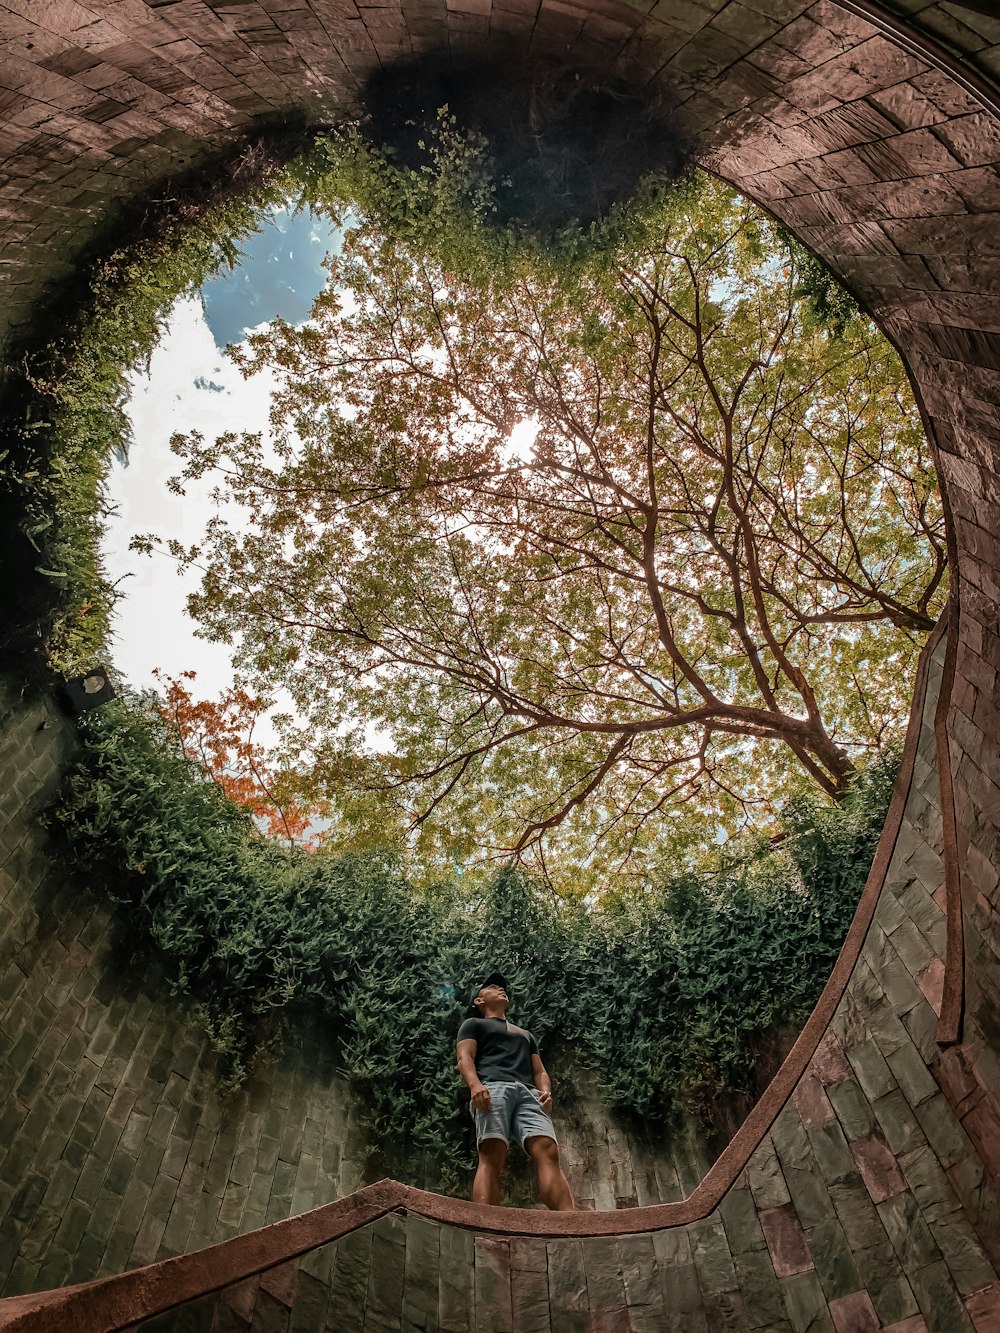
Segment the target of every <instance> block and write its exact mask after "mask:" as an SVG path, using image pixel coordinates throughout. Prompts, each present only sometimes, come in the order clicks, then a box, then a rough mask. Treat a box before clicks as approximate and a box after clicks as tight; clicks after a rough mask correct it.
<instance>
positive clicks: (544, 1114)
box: [469, 1079, 558, 1148]
mask: <svg viewBox="0 0 1000 1333" xmlns="http://www.w3.org/2000/svg"><path fill="white" fill-rule="evenodd" d="M483 1086H484V1087H485V1088H486V1089H487V1091H488V1092H489V1094H490V1097H491V1098H492V1101H493V1105H492V1107H491V1108H490V1110H489V1111H477V1110H475V1109H474V1108H473V1107H472V1105H471V1103H470V1105H469V1114H470V1115H471V1116H472V1118H473V1120H474V1121H475V1122H476V1144H477V1145H478V1144H480V1143H482V1141H483V1139H503V1141H504V1143H506V1144H507V1145H508V1146H509V1145H510V1141H511V1137H512V1136H513V1137H514V1138H515V1139H516V1140H517V1141H518V1143H520V1145H521V1147H522V1148H523V1147H524V1140H525V1139H530V1138H533V1137H535V1136H536V1135H537V1136H540V1137H544V1138H547V1139H553V1140H555V1142H557V1143H558V1139H556V1131H555V1127H554V1126H553V1124H552V1119H551V1117H550V1115H549V1113H548V1111H545V1110H543V1109H542V1106H541V1102H540V1100H539V1099H540V1097H541V1093H540V1092H539V1091H538V1089H537V1088H528V1087H525V1085H524V1084H523V1083H495V1082H493V1080H492V1079H489V1080H486V1081H484V1083H483Z"/></svg>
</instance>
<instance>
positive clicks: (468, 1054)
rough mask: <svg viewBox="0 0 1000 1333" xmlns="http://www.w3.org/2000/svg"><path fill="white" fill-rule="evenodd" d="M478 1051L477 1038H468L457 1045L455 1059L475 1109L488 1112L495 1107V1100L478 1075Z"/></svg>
mask: <svg viewBox="0 0 1000 1333" xmlns="http://www.w3.org/2000/svg"><path fill="white" fill-rule="evenodd" d="M478 1049H479V1047H478V1044H477V1043H476V1040H475V1038H474V1037H466V1038H465V1039H464V1040H463V1041H459V1042H456V1043H455V1059H456V1061H457V1063H458V1072H459V1073H460V1074H461V1075H462V1077H463V1078H464V1079H465V1081H466V1083H467V1084H468V1087H469V1092H470V1093H471V1094H472V1105H473V1108H474V1109H475V1110H477V1111H488V1110H489V1109H490V1107H491V1106H492V1105H493V1098H492V1097H491V1096H490V1094H489V1091H488V1090H487V1089H486V1088H485V1087H484V1086H483V1083H482V1080H481V1079H480V1077H479V1075H478V1074H477V1073H476V1051H477V1050H478Z"/></svg>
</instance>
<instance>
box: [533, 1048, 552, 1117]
mask: <svg viewBox="0 0 1000 1333" xmlns="http://www.w3.org/2000/svg"><path fill="white" fill-rule="evenodd" d="M531 1072H532V1074H533V1075H534V1079H535V1087H536V1088H537V1089H538V1091H539V1092H540V1093H541V1094H542V1110H543V1111H551V1110H552V1081H551V1079H550V1078H549V1076H548V1074H547V1073H546V1071H545V1066H544V1065H543V1064H542V1057H541V1056H540V1055H537V1054H535V1055H532V1057H531Z"/></svg>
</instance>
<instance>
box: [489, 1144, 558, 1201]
mask: <svg viewBox="0 0 1000 1333" xmlns="http://www.w3.org/2000/svg"><path fill="white" fill-rule="evenodd" d="M549 1142H550V1143H551V1142H552V1140H551V1139H550V1140H549ZM506 1165H507V1145H506V1143H504V1141H503V1139H483V1141H482V1143H480V1145H479V1165H478V1167H477V1168H476V1178H475V1180H474V1181H473V1182H472V1202H473V1203H496V1204H498V1203H499V1202H500V1178H501V1176H502V1175H503V1169H504V1167H505V1166H506Z"/></svg>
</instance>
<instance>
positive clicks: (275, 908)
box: [54, 700, 897, 1185]
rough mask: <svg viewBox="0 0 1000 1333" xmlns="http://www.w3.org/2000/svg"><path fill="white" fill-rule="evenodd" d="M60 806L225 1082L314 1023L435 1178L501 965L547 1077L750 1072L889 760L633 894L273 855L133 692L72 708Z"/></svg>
mask: <svg viewBox="0 0 1000 1333" xmlns="http://www.w3.org/2000/svg"><path fill="white" fill-rule="evenodd" d="M81 742H82V743H81V749H80V752H79V756H78V758H77V760H76V762H75V765H74V767H73V769H72V771H71V772H70V774H69V776H68V778H67V781H66V783H65V786H64V789H63V791H62V794H61V796H60V799H59V802H58V805H57V807H56V809H55V811H54V818H55V821H56V823H57V824H58V825H59V826H60V828H61V829H62V831H63V836H64V837H65V838H66V839H67V840H68V842H69V844H70V848H71V851H72V859H73V862H74V864H75V865H76V866H77V867H78V870H79V873H80V874H81V875H82V876H84V877H86V878H87V879H88V880H89V881H90V882H91V883H95V884H100V885H103V886H106V888H107V890H108V891H109V892H110V893H111V894H112V895H113V896H114V897H115V898H117V899H118V900H119V902H120V905H121V911H122V912H124V913H125V915H126V917H127V920H128V923H129V926H130V932H131V935H132V938H133V939H137V940H139V941H140V942H142V945H143V947H148V948H149V949H150V950H151V951H153V952H154V953H155V954H156V955H157V956H158V957H159V958H160V959H161V960H162V961H163V963H164V965H165V966H166V969H167V975H168V976H169V978H170V980H171V981H172V983H173V985H174V986H175V988H176V989H177V990H178V991H180V992H182V993H183V994H185V995H188V996H190V997H191V999H192V1001H194V1002H195V1003H196V1004H197V1005H198V1006H199V1007H200V1013H201V1014H202V1016H203V1018H204V1021H205V1022H206V1024H207V1026H208V1028H209V1031H210V1033H211V1034H212V1036H213V1039H214V1041H215V1044H216V1046H217V1047H218V1049H220V1051H221V1052H222V1053H223V1054H224V1056H225V1057H226V1060H227V1061H228V1066H229V1070H230V1074H231V1076H232V1077H233V1079H235V1080H237V1081H238V1080H239V1079H240V1078H241V1077H242V1076H243V1075H244V1073H245V1071H246V1068H247V1065H248V1063H249V1062H250V1061H251V1060H252V1058H253V1052H254V1049H255V1046H256V1044H257V1043H258V1042H259V1041H260V1039H261V1035H262V1033H263V1032H264V1031H265V1030H266V1029H267V1027H268V1026H269V1024H270V1020H273V1019H274V1018H276V1017H279V1016H280V1015H282V1014H288V1013H290V1012H292V1011H293V1010H294V1009H295V1008H296V1007H298V1008H302V1007H305V1008H307V1009H309V1010H311V1011H313V1012H318V1013H320V1014H321V1015H322V1016H323V1019H324V1021H325V1023H326V1024H327V1025H328V1027H329V1030H330V1032H331V1034H332V1035H333V1037H335V1039H336V1041H337V1043H338V1046H339V1052H340V1062H341V1066H342V1069H343V1072H344V1074H345V1075H346V1076H347V1077H348V1078H349V1079H350V1080H351V1081H352V1083H353V1084H354V1087H355V1089H356V1090H357V1091H358V1092H359V1093H360V1094H361V1096H362V1098H363V1105H364V1107H365V1108H366V1116H367V1128H368V1137H369V1143H370V1145H371V1147H372V1148H373V1149H375V1150H378V1149H388V1148H390V1147H391V1145H392V1144H393V1142H394V1141H395V1140H398V1136H399V1126H400V1124H406V1125H407V1126H408V1127H409V1136H408V1147H409V1149H410V1150H412V1151H417V1152H424V1153H427V1154H429V1155H430V1156H431V1157H432V1158H433V1159H434V1160H435V1161H436V1162H437V1163H438V1164H439V1168H440V1171H441V1175H440V1181H442V1182H444V1183H445V1184H448V1183H450V1184H452V1185H454V1184H455V1183H457V1179H458V1177H457V1175H456V1172H457V1171H460V1170H461V1169H462V1167H464V1166H465V1165H466V1164H467V1163H468V1161H469V1143H468V1140H467V1138H466V1133H467V1127H466V1126H467V1118H466V1117H465V1114H464V1110H463V1106H462V1099H461V1097H460V1096H459V1085H458V1083H457V1077H456V1074H455V1072H454V1056H453V1042H454V1035H455V1029H456V1026H457V1023H458V1021H459V1019H460V1017H461V1012H462V1010H461V1004H460V1002H459V998H458V997H459V996H460V995H461V994H462V992H463V989H464V987H465V986H466V985H468V984H469V981H470V980H471V979H472V978H474V977H475V976H476V975H477V974H479V973H480V972H481V971H482V970H483V969H484V968H486V969H489V968H493V967H500V968H502V969H503V970H504V971H505V972H506V974H507V975H508V977H509V979H510V982H511V987H512V991H513V994H514V997H515V1004H514V1005H513V1006H512V1016H513V1017H515V1018H517V1017H519V1016H520V1017H521V1018H522V1019H523V1021H524V1022H525V1023H527V1024H529V1025H530V1026H531V1028H532V1030H533V1031H535V1032H536V1033H537V1034H538V1036H539V1038H540V1039H541V1041H542V1042H543V1045H544V1048H545V1050H546V1051H547V1052H548V1053H549V1056H550V1057H551V1059H550V1062H551V1063H552V1064H553V1065H554V1067H555V1069H556V1071H557V1074H558V1072H559V1070H560V1069H563V1070H565V1069H566V1068H568V1067H569V1064H570V1063H571V1061H570V1059H569V1056H570V1055H572V1063H577V1064H582V1065H584V1066H590V1067H591V1068H592V1069H593V1070H595V1071H596V1074H597V1076H598V1078H599V1080H600V1081H601V1082H602V1084H603V1086H604V1088H605V1091H606V1095H607V1098H608V1100H609V1102H610V1103H611V1104H612V1105H614V1106H615V1107H618V1108H620V1109H621V1110H623V1111H631V1112H633V1113H635V1114H637V1115H641V1116H643V1117H645V1118H647V1119H648V1120H654V1121H658V1122H669V1121H670V1120H671V1119H672V1118H673V1117H675V1116H676V1115H677V1114H678V1113H679V1112H681V1111H682V1110H692V1109H693V1110H698V1109H702V1110H704V1108H705V1105H706V1102H707V1100H708V1099H710V1098H711V1097H714V1096H716V1095H717V1094H719V1093H720V1092H725V1091H727V1090H732V1089H740V1088H742V1087H744V1086H745V1083H746V1079H747V1076H748V1065H749V1064H750V1063H752V1054H753V1051H754V1050H755V1044H756V1043H757V1041H758V1040H759V1039H760V1037H761V1034H762V1033H765V1032H766V1031H767V1030H768V1029H770V1028H771V1027H773V1025H774V1024H775V1023H785V1022H791V1021H799V1020H801V1018H802V1017H803V1016H804V1014H805V1013H806V1012H807V1011H808V1009H809V1007H810V1006H811V1005H812V1003H813V1002H814V1001H815V999H816V997H817V996H818V994H819V991H820V989H821V988H822V986H823V984H824V982H825V980H826V978H827V976H828V974H829V971H830V968H831V966H832V963H833V960H834V958H835V956H836V952H837V950H838V948H839V946H840V942H841V940H842V938H843V935H844V932H845V930H846V928H847V925H848V923H849V921H850V918H851V915H852V913H853V911H854V907H855V904H856V901H857V898H858V894H859V892H860V889H861V887H862V885H863V883H864V879H865V876H866V873H867V870H868V867H869V864H870V862H871V859H872V855H873V852H874V848H875V844H876V842H877V839H878V834H879V830H880V827H881V824H882V821H883V819H884V815H885V810H886V806H887V803H888V798H889V793H890V790H891V786H892V781H893V777H894V770H895V766H896V762H897V761H896V757H893V758H891V759H889V758H887V759H884V760H882V761H880V762H879V764H878V765H877V766H876V767H874V768H873V769H871V770H869V772H867V773H866V774H863V775H862V776H861V777H859V779H858V780H857V783H856V785H855V787H854V788H853V790H852V791H851V792H850V793H849V795H848V797H847V799H846V800H845V801H844V803H843V804H842V805H841V806H839V807H833V806H828V805H825V804H823V803H822V802H820V801H819V800H818V799H817V800H814V801H801V802H800V803H798V804H797V805H796V806H795V807H794V808H793V809H792V810H790V811H789V816H788V826H789V835H790V836H788V837H787V838H786V839H785V841H784V842H783V843H782V844H781V845H780V847H778V848H772V847H769V846H767V845H766V844H759V845H755V846H753V847H750V848H748V849H745V850H744V851H743V852H742V853H741V854H740V855H739V856H730V857H729V858H728V859H726V860H724V861H723V862H722V863H721V864H720V865H719V866H718V868H717V869H715V870H713V871H712V872H703V873H698V874H695V873H688V874H686V875H684V876H681V877H679V878H676V879H674V880H671V881H669V882H667V883H665V884H663V885H662V886H659V887H658V888H656V889H655V890H652V889H651V890H650V891H648V892H647V893H645V894H643V895H641V896H632V897H630V898H628V899H625V900H623V899H621V898H618V899H616V898H615V897H614V895H608V899H607V903H606V904H605V905H602V906H598V907H595V908H591V909H589V910H588V909H587V907H585V906H583V905H574V906H567V905H566V904H564V903H561V902H559V901H557V900H556V899H554V898H553V897H552V895H551V894H549V893H547V892H546V891H545V890H543V889H541V888H539V887H538V886H537V885H534V884H532V883H530V882H528V881H527V880H526V879H525V878H524V877H523V876H521V875H519V874H517V873H514V872H504V873H501V874H499V875H498V876H497V877H496V878H495V879H494V881H493V882H492V884H490V885H489V887H488V888H487V889H485V890H484V891H482V892H480V893H479V894H478V895H477V896H476V897H474V898H470V893H469V890H468V888H467V887H465V886H463V885H462V883H461V876H458V877H457V879H456V882H455V883H453V884H449V885H441V886H438V887H437V888H434V889H430V890H425V891H417V890H416V889H415V888H414V887H413V886H412V885H411V884H410V883H408V882H407V879H406V877H405V876H404V874H403V872H402V870H401V868H400V866H399V864H398V862H397V861H396V860H395V859H394V858H393V857H391V856H390V855H378V854H368V855H364V856H346V855H340V854H337V853H332V852H331V853H320V854H313V855H311V854H308V853H305V852H302V851H299V850H295V849H293V850H288V849H286V848H282V847H279V846H278V845H276V844H275V843H273V842H269V841H268V840H266V839H264V838H263V837H262V836H261V835H260V834H259V833H258V832H257V830H256V828H255V827H254V825H253V823H252V821H251V820H250V819H249V817H248V816H247V815H246V814H245V813H244V812H242V811H241V810H239V809H238V808H237V807H236V806H234V805H233V804H232V803H231V802H230V801H229V800H228V798H226V797H225V796H224V795H223V793H222V792H221V791H220V790H219V788H217V787H216V786H215V785H214V784H213V783H212V782H211V781H209V780H207V779H206V778H205V777H204V775H203V773H202V772H201V771H200V770H199V769H197V768H196V767H195V766H193V765H192V764H190V763H189V762H188V761H186V760H185V759H184V758H183V757H182V755H181V753H180V751H179V749H178V748H177V746H176V743H175V741H174V738H173V737H172V735H171V733H170V731H169V729H168V727H167V725H166V723H165V722H164V721H163V719H162V717H161V716H160V714H159V713H158V712H157V711H156V709H155V708H154V707H152V706H151V705H148V704H146V705H141V704H139V703H138V702H137V701H134V700H133V701H131V702H130V703H123V702H115V703H113V704H111V705H108V706H107V707H105V708H104V709H101V710H99V711H97V712H95V713H92V714H90V715H89V716H88V717H86V718H85V719H84V720H83V722H82V724H81Z"/></svg>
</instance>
